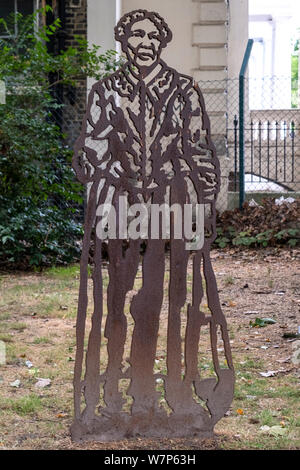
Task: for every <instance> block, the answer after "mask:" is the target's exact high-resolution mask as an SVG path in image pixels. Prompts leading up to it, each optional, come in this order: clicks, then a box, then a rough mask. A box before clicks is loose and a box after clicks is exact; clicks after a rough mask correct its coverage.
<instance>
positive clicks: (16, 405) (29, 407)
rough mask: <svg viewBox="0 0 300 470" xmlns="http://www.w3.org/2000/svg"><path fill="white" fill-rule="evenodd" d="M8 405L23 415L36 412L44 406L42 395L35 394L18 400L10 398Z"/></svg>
mask: <svg viewBox="0 0 300 470" xmlns="http://www.w3.org/2000/svg"><path fill="white" fill-rule="evenodd" d="M7 405H8V406H7V407H8V408H10V409H12V410H13V411H15V412H16V413H17V414H18V415H21V416H24V415H27V414H32V413H36V412H37V411H39V410H40V409H41V408H42V402H41V399H40V397H38V396H37V395H34V394H30V395H28V396H25V397H22V398H19V399H17V400H8V404H7Z"/></svg>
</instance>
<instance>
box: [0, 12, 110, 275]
mask: <svg viewBox="0 0 300 470" xmlns="http://www.w3.org/2000/svg"><path fill="white" fill-rule="evenodd" d="M47 10H49V7H47V9H46V11H47ZM41 14H45V10H39V11H38V12H36V13H35V14H34V15H29V16H26V17H22V15H20V14H17V21H18V31H19V32H18V36H15V35H14V34H11V33H9V31H10V30H11V29H10V28H9V24H8V23H9V21H13V22H14V18H13V17H12V18H11V19H10V20H9V21H8V22H5V21H4V20H3V19H0V23H1V25H2V27H4V28H5V29H6V30H7V32H8V33H9V35H8V37H7V38H5V39H1V38H0V80H3V81H5V84H6V91H7V94H6V104H3V105H0V186H1V195H0V267H1V268H3V267H14V268H18V267H20V268H22V269H24V268H27V267H30V266H44V265H48V266H49V265H53V264H61V263H68V262H70V261H76V260H78V256H79V247H78V243H77V240H79V239H80V238H81V224H80V223H79V222H78V217H77V218H76V217H75V212H76V211H77V212H78V210H81V207H82V203H83V188H82V186H81V185H80V184H79V183H77V182H76V181H75V176H74V173H73V170H72V168H71V157H72V149H70V148H68V147H67V146H66V145H65V144H64V142H65V140H64V137H65V136H64V135H63V134H62V132H61V130H60V128H59V127H58V126H57V125H56V123H55V121H54V120H53V113H54V112H55V111H56V110H57V109H58V108H59V107H61V106H62V105H61V104H58V103H57V102H56V100H55V98H54V96H55V93H53V92H52V89H53V88H54V87H55V86H57V85H58V84H61V85H72V86H76V84H77V83H78V79H79V78H86V77H87V76H91V77H95V78H97V79H99V78H101V77H103V76H104V75H105V74H107V73H108V72H111V71H113V70H115V69H116V67H117V66H118V62H117V61H116V60H115V52H114V51H108V52H107V53H105V54H102V55H101V54H99V47H98V46H91V47H90V46H89V45H88V43H87V41H86V40H85V39H82V38H80V37H77V43H78V46H77V47H68V48H67V49H66V50H64V51H60V52H59V53H58V54H56V55H52V54H51V53H49V52H48V49H47V43H48V42H49V40H50V38H51V37H52V36H53V35H55V34H56V33H57V31H58V30H59V28H60V21H59V19H57V20H55V21H54V23H53V24H52V25H50V26H41V27H40V28H39V29H38V31H35V33H33V31H34V27H33V25H34V24H35V22H36V18H37V15H41ZM13 16H14V15H13ZM49 74H52V77H53V76H55V80H54V81H53V80H52V81H51V82H50V81H49ZM81 212H82V210H81Z"/></svg>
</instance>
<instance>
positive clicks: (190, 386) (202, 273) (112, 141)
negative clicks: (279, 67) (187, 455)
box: [71, 10, 234, 440]
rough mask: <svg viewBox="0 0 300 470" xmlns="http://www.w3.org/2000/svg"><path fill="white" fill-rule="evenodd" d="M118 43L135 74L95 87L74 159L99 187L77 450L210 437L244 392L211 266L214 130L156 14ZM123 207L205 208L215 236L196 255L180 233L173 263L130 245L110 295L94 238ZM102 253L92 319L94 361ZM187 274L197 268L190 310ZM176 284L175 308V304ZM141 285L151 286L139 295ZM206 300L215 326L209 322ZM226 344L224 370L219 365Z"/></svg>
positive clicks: (90, 236) (140, 20) (92, 205)
mask: <svg viewBox="0 0 300 470" xmlns="http://www.w3.org/2000/svg"><path fill="white" fill-rule="evenodd" d="M115 36H116V39H117V40H118V41H120V42H121V44H122V50H123V52H124V53H125V55H126V57H127V62H126V64H125V65H124V66H123V67H122V68H121V69H120V70H118V71H117V72H115V73H114V74H112V75H110V76H108V77H107V78H105V79H103V80H100V81H99V82H97V83H96V84H95V85H94V86H93V88H92V90H91V92H90V94H89V99H88V108H87V112H86V115H85V118H84V120H83V126H82V132H81V135H80V136H79V138H78V140H77V142H76V146H75V153H74V159H73V167H74V169H75V171H76V174H77V177H78V179H79V180H80V181H81V182H82V183H84V184H87V185H88V187H89V198H88V205H87V211H86V220H85V231H84V239H83V248H82V258H81V272H80V291H79V304H78V317H77V325H76V335H77V350H76V362H75V371H74V401H75V418H74V422H73V425H72V428H71V433H72V438H73V439H74V440H81V439H82V440H115V439H121V438H124V437H133V436H146V437H150V436H151V437H155V436H165V437H167V436H173V437H176V436H177V437H181V436H194V435H196V436H199V437H205V436H210V435H211V434H212V432H213V428H214V425H215V423H216V422H217V421H218V420H219V419H220V418H222V417H223V416H224V414H225V412H226V411H227V410H228V408H229V406H230V404H231V401H232V398H233V388H234V370H233V364H232V358H231V352H230V344H229V339H228V333H227V325H226V320H225V317H224V315H223V312H222V310H221V307H220V302H219V298H218V291H217V285H216V280H215V276H214V272H213V269H212V265H211V261H210V256H209V252H210V246H211V243H212V241H213V240H214V238H215V202H216V197H217V194H218V191H219V185H220V170H219V162H218V159H217V157H216V152H215V148H214V145H213V143H212V140H211V136H210V123H209V119H208V116H207V113H206V111H205V105H204V100H203V96H202V94H201V91H200V90H199V88H198V87H197V85H195V84H194V83H193V80H192V79H191V78H190V77H188V76H185V75H182V74H180V73H178V72H177V71H176V70H174V69H172V68H171V67H169V66H168V65H167V64H166V63H165V62H164V61H163V60H162V59H161V57H160V56H161V52H162V50H163V48H165V47H166V46H167V44H168V42H169V41H171V39H172V33H171V31H170V29H169V28H168V26H167V24H166V23H165V21H164V20H163V19H162V18H161V17H160V16H159V15H158V14H157V13H153V12H148V11H145V10H137V11H133V12H131V13H128V14H127V15H125V16H123V18H121V20H120V21H119V23H118V25H117V26H116V28H115ZM120 195H123V196H124V195H125V196H126V198H127V200H128V202H129V203H130V204H134V203H138V202H144V203H147V202H148V203H149V202H150V203H152V204H161V203H163V202H167V203H168V204H173V203H177V204H179V205H180V206H183V205H184V204H186V203H187V202H191V201H192V200H193V201H194V202H197V203H198V204H203V205H205V208H206V212H205V220H204V222H205V233H206V236H205V242H204V245H203V247H202V248H201V249H199V250H194V251H192V252H191V251H188V250H187V249H186V245H185V240H184V239H176V238H175V237H173V236H172V233H173V232H172V230H171V237H170V240H169V248H170V255H166V249H165V248H166V239H151V238H149V239H148V240H147V242H146V249H145V251H144V252H143V254H141V245H142V243H143V240H141V239H137V240H133V239H130V240H128V243H127V245H126V246H125V245H124V241H123V240H120V239H115V240H112V239H110V240H109V241H108V257H109V262H108V275H109V282H108V287H107V292H106V291H104V289H105V285H106V282H103V263H102V258H101V256H102V249H101V246H102V240H101V239H100V238H99V237H98V236H96V235H95V227H96V226H97V222H98V220H99V215H97V208H98V207H99V206H100V204H103V203H104V202H106V201H108V200H109V201H111V202H112V205H113V206H114V207H115V208H116V210H117V212H118V200H119V199H118V198H119V196H120ZM172 220H173V222H174V219H172ZM173 222H172V223H173ZM91 244H93V275H92V279H93V299H92V300H93V313H92V317H91V328H90V330H89V335H88V344H87V349H86V352H85V345H84V340H85V329H86V323H87V305H88V263H89V256H90V247H91ZM140 263H142V270H139V265H140ZM188 263H190V265H192V293H191V296H190V298H189V299H188V292H187V266H188ZM166 273H167V274H168V275H169V279H168V298H167V299H166V298H165V299H164V295H165V293H164V281H165V279H166ZM137 274H139V277H141V278H142V284H141V285H139V286H138V287H136V285H135V282H136V280H137ZM203 278H204V279H205V283H204V282H203V281H204V279H203ZM134 286H135V287H134ZM203 286H205V287H203ZM133 288H135V290H134V291H133ZM204 296H205V297H206V302H207V306H208V309H209V311H210V313H209V314H207V313H206V314H205V313H203V312H202V311H201V310H200V304H201V302H202V301H203V298H204ZM104 299H105V300H106V302H107V316H106V317H105V316H104V315H103V304H104ZM128 302H129V303H130V311H129V313H128V312H127V310H126V308H125V303H128ZM163 302H164V305H165V304H166V303H167V304H168V315H167V331H166V332H165V336H166V342H165V344H164V347H165V353H166V360H165V361H166V362H165V366H166V367H165V369H164V370H159V371H157V367H156V362H157V361H156V356H157V348H158V336H159V328H160V325H161V317H162V305H163ZM183 318H185V321H183ZM104 320H106V321H104ZM129 326H130V328H129ZM202 328H208V329H209V332H210V344H211V356H212V363H213V368H214V376H213V377H210V378H203V377H201V373H200V365H199V357H200V356H199V355H200V353H201V350H200V347H199V343H200V334H201V330H202ZM129 330H130V331H129ZM218 335H219V341H220V338H221V342H222V345H223V349H224V356H225V359H226V365H225V368H222V367H221V365H220V361H219V357H218V348H217V341H218ZM126 344H129V349H130V356H129V357H128V358H127V357H125V353H124V351H125V349H126V348H125V345H126ZM161 347H162V345H160V348H161ZM219 347H220V346H219ZM105 348H107V355H106V354H105V353H103V351H105ZM106 357H108V359H107V360H106V359H105V358H106ZM223 367H224V366H223ZM162 369H163V368H162ZM158 384H160V387H161V389H162V390H158ZM124 387H125V388H124ZM161 393H162V395H161ZM161 396H162V397H163V399H164V400H165V402H164V403H165V405H164V406H162V404H161V403H162V400H161Z"/></svg>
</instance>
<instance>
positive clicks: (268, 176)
mask: <svg viewBox="0 0 300 470" xmlns="http://www.w3.org/2000/svg"><path fill="white" fill-rule="evenodd" d="M198 84H199V87H200V89H201V91H202V93H203V95H204V99H205V104H206V110H207V112H208V116H209V118H210V123H211V133H212V139H213V142H214V144H215V146H216V149H217V155H218V158H219V160H220V163H221V189H220V193H219V197H218V202H217V207H218V210H219V211H220V212H222V211H223V210H226V209H228V208H229V209H231V208H234V207H238V205H239V183H240V175H239V79H238V78H236V79H226V80H212V81H200V82H198ZM293 85H294V87H293V88H292V81H291V80H290V79H289V78H286V77H264V78H260V79H252V78H249V79H247V80H245V128H244V136H245V137H244V139H245V190H246V200H249V199H252V198H254V199H255V200H257V201H259V200H260V199H261V198H263V197H265V196H276V197H278V195H281V194H282V195H284V196H285V197H287V196H288V195H289V193H292V195H293V197H296V196H297V193H300V109H299V98H298V96H299V94H298V89H297V86H298V84H293ZM62 96H63V99H62V101H61V104H63V108H61V109H58V110H57V113H56V116H55V118H56V119H57V122H58V123H59V124H60V126H61V128H62V130H63V132H64V134H65V137H66V142H67V143H68V145H70V146H73V145H74V141H75V139H76V137H77V136H78V135H79V133H80V128H81V121H82V117H83V108H84V106H85V104H84V105H83V104H82V103H83V102H84V101H85V99H86V89H84V90H81V91H80V90H78V89H67V90H64V93H63V95H62ZM132 110H133V111H134V104H133V109H132ZM199 126H201V123H200V120H199ZM97 145H98V148H97V149H96V150H97V151H99V152H100V154H101V153H103V152H105V148H104V147H103V146H105V143H104V141H102V142H101V141H99V142H98V143H97ZM101 146H102V147H103V148H101Z"/></svg>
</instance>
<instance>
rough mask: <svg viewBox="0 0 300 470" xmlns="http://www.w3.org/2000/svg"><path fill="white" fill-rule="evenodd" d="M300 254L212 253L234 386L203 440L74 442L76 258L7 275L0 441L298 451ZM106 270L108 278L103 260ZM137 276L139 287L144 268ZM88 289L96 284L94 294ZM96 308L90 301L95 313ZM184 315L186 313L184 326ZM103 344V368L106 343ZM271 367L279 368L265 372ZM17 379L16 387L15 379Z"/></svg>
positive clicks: (204, 357)
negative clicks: (44, 382)
mask: <svg viewBox="0 0 300 470" xmlns="http://www.w3.org/2000/svg"><path fill="white" fill-rule="evenodd" d="M299 257H300V254H299V251H296V250H293V251H288V250H287V251H279V250H278V251H274V250H270V249H269V250H264V251H260V252H255V251H253V252H247V253H244V254H238V253H235V252H233V251H232V252H230V251H227V252H220V251H213V252H212V259H213V265H214V269H215V273H216V277H217V281H218V287H219V294H220V298H221V302H222V306H223V309H224V313H225V315H226V318H227V321H228V327H229V334H230V341H231V347H232V353H233V358H234V365H235V370H236V386H235V398H234V401H233V403H232V407H231V409H230V411H229V412H228V413H227V414H226V416H225V417H224V418H223V419H221V421H220V422H219V423H218V424H217V425H216V427H215V433H216V437H215V438H214V439H208V440H205V441H200V440H198V439H196V438H194V439H169V440H168V439H160V440H143V439H132V440H126V441H122V442H115V443H106V444H101V443H97V444H94V443H86V444H84V445H79V444H76V445H75V444H72V442H71V440H70V437H69V426H70V424H71V422H72V413H73V403H72V400H73V395H72V394H73V385H72V380H73V368H74V357H75V321H76V308H77V299H78V285H79V266H78V265H74V266H68V267H65V268H52V269H49V270H46V271H44V272H43V273H37V274H34V273H19V274H8V273H2V274H1V276H0V290H1V300H0V341H2V342H3V343H4V344H5V349H6V364H5V365H0V449H1V448H2V449H70V448H84V449H90V448H91V449H96V448H98V449H300V413H299V402H300V400H299V399H300V389H299V383H300V371H299V368H297V366H296V365H295V364H294V363H293V362H292V359H291V358H292V355H293V352H294V350H295V343H296V341H297V340H296V339H294V338H289V337H288V335H286V333H290V332H294V333H295V332H297V327H298V325H300V320H299V306H300V288H299V273H297V267H299ZM103 272H104V282H105V284H107V281H108V277H107V270H106V267H105V266H104V269H103ZM167 278H168V276H167V275H166V282H167ZM188 282H190V281H188ZM136 283H137V284H136V286H135V288H136V289H137V288H138V287H139V286H140V284H141V275H139V276H138V278H137V281H136ZM91 288H92V286H91V284H90V286H89V289H90V292H91ZM189 290H190V289H188V291H189ZM90 297H91V296H90ZM164 305H166V304H164ZM205 308H206V306H205V305H203V309H205ZM91 309H92V305H91V304H90V305H89V313H91ZM104 313H105V315H106V308H104ZM127 314H128V331H129V332H130V331H131V330H132V326H133V321H132V319H131V318H130V314H129V313H128V308H127ZM256 317H260V318H264V317H271V318H272V319H274V320H275V321H276V323H274V324H267V325H266V326H265V327H262V328H253V327H251V325H250V322H252V323H253V322H254V321H255V318H256ZM166 319H167V312H166V309H164V310H163V312H162V317H161V327H160V335H159V345H158V352H157V360H156V364H157V367H160V369H163V367H164V361H165V346H166V326H167V325H166ZM184 321H185V320H184V316H183V322H182V323H183V328H184ZM103 328H104V325H103ZM284 336H285V337H284ZM208 337H209V335H208V332H206V333H205V331H203V343H202V348H201V351H200V353H199V367H200V368H201V371H202V374H203V375H204V376H205V375H209V373H210V371H211V361H210V358H209V351H208V349H209V341H208ZM3 343H0V344H3ZM128 348H129V343H128V344H127V349H128ZM102 349H103V355H102V356H103V361H104V362H103V363H102V366H103V367H104V366H105V361H106V347H105V342H104V343H103V348H102ZM127 352H128V351H127ZM26 361H30V363H31V364H30V363H28V362H27V363H26ZM28 366H29V367H28ZM268 371H273V376H269V377H264V376H262V375H261V373H266V372H268ZM40 378H44V379H50V380H51V385H50V386H47V387H45V388H38V387H37V386H36V384H37V382H38V380H39V379H40ZM16 380H18V381H20V384H19V387H16V386H13V385H11V384H13V383H14V382H15V381H16ZM15 384H16V383H15ZM121 387H122V384H121ZM162 403H163V397H162Z"/></svg>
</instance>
